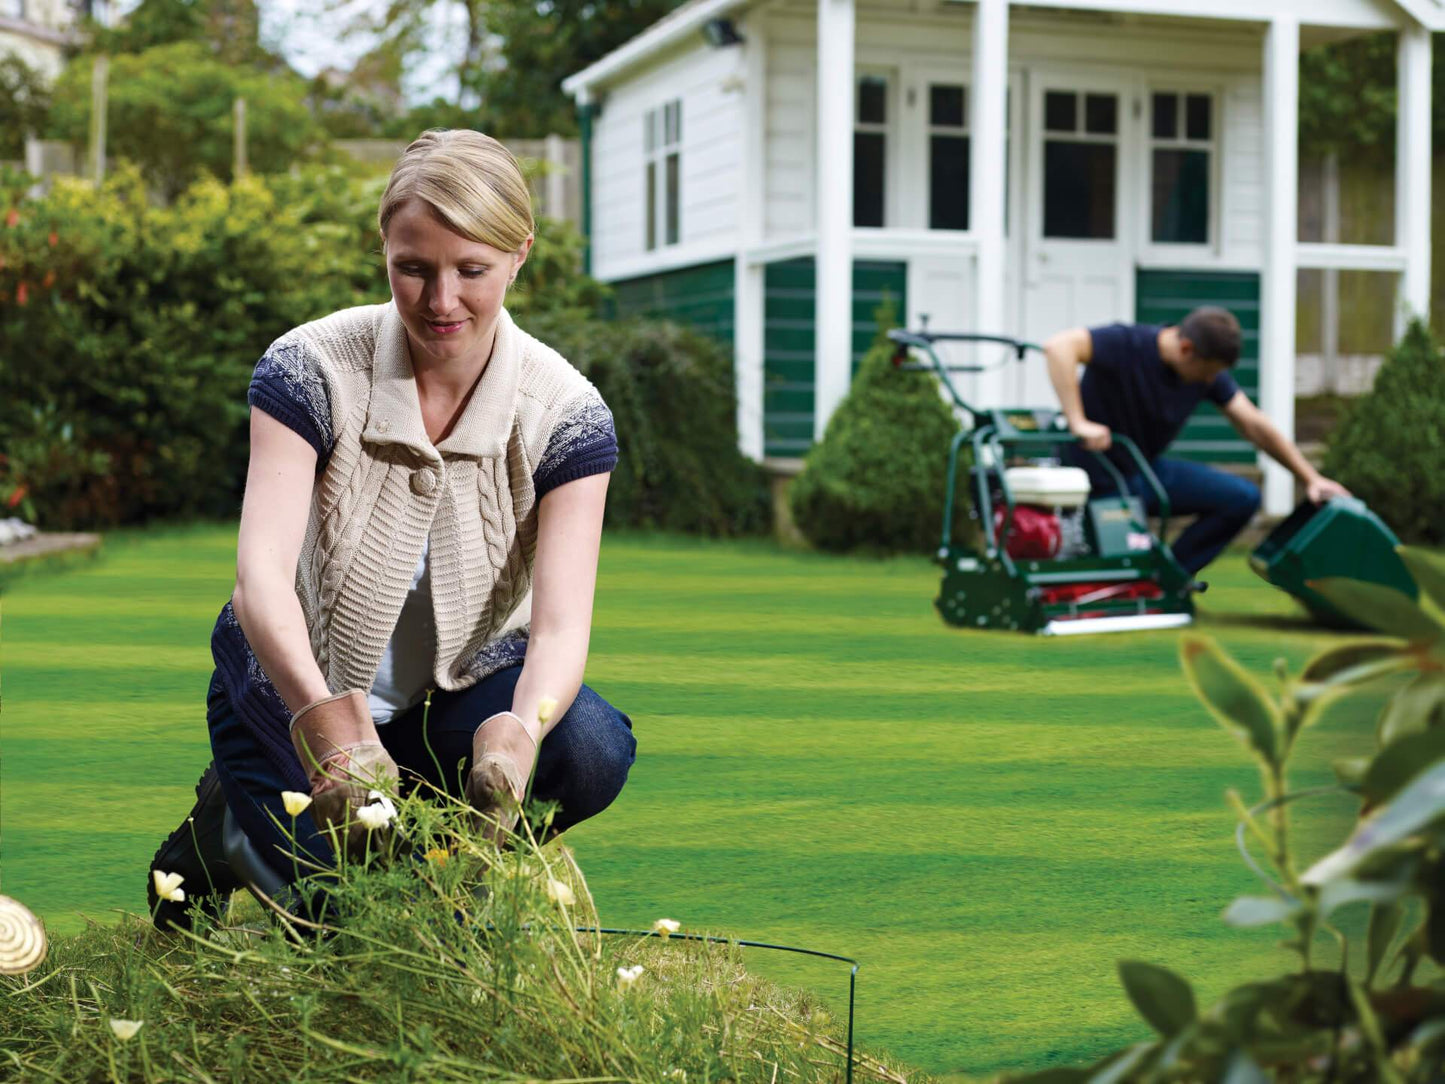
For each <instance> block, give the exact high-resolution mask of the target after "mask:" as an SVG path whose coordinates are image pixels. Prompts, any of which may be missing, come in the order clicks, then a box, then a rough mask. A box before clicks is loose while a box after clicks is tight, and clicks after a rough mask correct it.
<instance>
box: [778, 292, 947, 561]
mask: <svg viewBox="0 0 1445 1084" xmlns="http://www.w3.org/2000/svg"><path fill="white" fill-rule="evenodd" d="M892 324H893V321H892V320H891V319H888V318H887V317H886V314H880V319H879V326H880V327H881V328H885V329H886V328H888V327H890V326H892ZM892 358H893V346H892V344H891V343H890V342H889V341H888V340H887V339H886V338H884V337H883V335H881V334H880V335H879V337H878V340H877V342H875V343H874V344H873V347H872V348H871V349H870V350H869V351H868V353H867V355H866V356H865V357H864V358H863V363H862V365H861V366H860V367H859V369H858V374H857V376H855V377H854V378H853V387H852V390H850V391H849V393H848V397H847V398H846V399H844V400H843V402H842V404H841V405H840V406H839V407H838V409H837V411H835V412H834V414H833V417H832V418H831V419H829V421H828V428H827V429H826V430H825V431H824V433H823V440H822V441H821V442H820V443H819V444H816V445H814V447H813V449H812V450H811V451H810V452H809V453H808V457H807V460H806V464H805V466H804V469H803V473H802V474H800V475H798V477H797V478H796V479H794V480H793V484H792V487H791V489H790V491H789V494H788V496H789V501H790V503H791V505H792V511H793V517H794V519H795V520H796V521H797V524H798V528H799V529H800V530H801V531H802V532H803V534H804V535H806V536H807V538H808V540H809V541H810V542H812V543H813V545H815V546H817V547H818V548H819V549H825V550H834V551H844V550H852V549H866V550H873V551H875V552H882V553H890V552H902V553H931V552H933V550H934V549H936V548H937V546H938V532H939V525H940V524H941V523H942V520H943V491H944V484H945V481H946V478H947V473H948V443H949V441H950V440H951V439H952V438H953V435H954V433H956V432H957V431H958V423H957V422H956V421H955V420H954V417H953V414H952V412H951V411H950V410H949V408H948V406H947V405H946V404H945V403H944V401H943V398H942V397H941V396H940V395H939V391H938V382H937V380H936V378H935V377H934V376H933V374H932V373H928V372H908V371H899V370H896V369H894V367H893V361H892Z"/></svg>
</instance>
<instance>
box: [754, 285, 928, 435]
mask: <svg viewBox="0 0 1445 1084" xmlns="http://www.w3.org/2000/svg"><path fill="white" fill-rule="evenodd" d="M816 282H817V275H816V267H815V265H814V262H813V258H812V257H811V256H803V257H799V258H797V259H793V260H781V261H779V262H777V263H770V264H768V265H767V266H766V267H765V268H764V269H763V454H764V455H766V456H768V457H769V458H778V459H792V458H797V457H798V456H801V455H804V454H805V453H806V452H807V450H808V449H809V448H810V447H812V444H813V421H814V402H815V392H816V388H815V379H814V378H815V375H816V373H815V368H814V365H815V361H814V342H815V339H814V327H815V323H816V309H815V304H816ZM885 297H888V298H891V299H892V301H893V302H894V305H895V307H896V312H897V314H898V318H899V319H900V320H902V319H904V318H905V316H906V314H907V312H908V264H907V263H905V262H903V261H895V260H855V261H854V263H853V306H852V355H853V371H854V372H855V373H856V372H857V371H858V365H859V363H860V362H861V361H862V360H863V355H864V354H866V353H867V352H868V348H869V347H870V346H872V345H873V340H874V338H875V337H876V336H877V334H878V320H877V313H878V308H879V306H880V305H881V304H882V303H883V300H884V298H885Z"/></svg>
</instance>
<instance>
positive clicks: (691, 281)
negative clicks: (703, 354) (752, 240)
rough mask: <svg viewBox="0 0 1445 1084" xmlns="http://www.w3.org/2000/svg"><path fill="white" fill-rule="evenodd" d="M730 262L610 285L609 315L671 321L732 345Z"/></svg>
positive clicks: (686, 268) (731, 267)
mask: <svg viewBox="0 0 1445 1084" xmlns="http://www.w3.org/2000/svg"><path fill="white" fill-rule="evenodd" d="M733 281H734V280H733V261H732V260H720V261H718V262H717V263H707V264H699V265H697V266H696V267H683V268H679V269H678V270H676V271H664V272H662V273H660V274H656V275H644V276H642V277H640V278H634V279H623V280H622V281H620V282H614V283H611V284H610V285H611V286H612V291H613V293H612V304H611V309H612V315H614V316H652V317H657V318H659V319H664V320H674V321H676V322H677V323H679V324H686V325H688V326H689V327H692V328H694V329H695V330H697V331H699V332H701V333H702V334H704V335H708V336H710V337H711V338H714V339H716V340H717V341H718V342H720V343H722V344H723V345H724V346H726V347H727V348H728V349H729V350H731V349H732V347H733V312H734V310H733Z"/></svg>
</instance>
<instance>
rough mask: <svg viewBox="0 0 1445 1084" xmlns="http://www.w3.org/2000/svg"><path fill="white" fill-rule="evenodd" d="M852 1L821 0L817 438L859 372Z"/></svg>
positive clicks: (815, 363)
mask: <svg viewBox="0 0 1445 1084" xmlns="http://www.w3.org/2000/svg"><path fill="white" fill-rule="evenodd" d="M854 32H855V17H854V10H853V0H818V94H817V106H818V145H817V156H816V158H815V159H814V161H815V166H814V180H813V185H814V188H813V193H814V195H813V205H814V207H815V208H816V214H817V234H818V250H817V252H818V254H817V260H816V266H817V294H816V301H815V307H814V318H813V337H814V339H813V341H814V351H815V353H814V360H813V372H814V381H815V391H814V397H813V404H814V414H813V436H814V437H815V438H821V437H822V435H823V429H824V427H825V426H826V425H827V424H828V418H829V417H830V416H831V415H832V413H833V411H834V409H835V408H836V407H837V406H838V404H839V403H840V402H841V401H842V399H843V397H844V396H845V395H847V394H848V385H849V383H850V382H851V380H852V375H853V361H852V354H853V237H852V230H853V93H854V91H853V55H854V53H853V48H854Z"/></svg>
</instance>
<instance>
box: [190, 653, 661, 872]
mask: <svg viewBox="0 0 1445 1084" xmlns="http://www.w3.org/2000/svg"><path fill="white" fill-rule="evenodd" d="M521 673H522V667H521V666H520V665H517V666H512V667H508V668H507V669H505V670H500V671H498V672H497V673H495V674H493V675H492V676H491V677H489V678H485V679H483V680H482V681H479V682H477V683H476V684H475V685H473V686H472V687H471V688H469V689H463V690H462V691H461V692H446V691H445V690H442V689H438V690H437V691H436V692H435V693H433V694H432V700H431V712H430V714H429V715H428V716H427V720H426V727H425V730H423V727H422V716H423V714H424V709H423V705H421V704H418V705H417V706H416V707H414V708H411V709H409V710H408V711H406V712H403V713H402V714H400V715H398V716H396V717H395V718H393V719H392V720H391V722H389V723H385V724H384V725H382V726H378V727H377V728H376V729H377V732H378V733H379V734H380V735H381V742H382V744H383V745H384V746H386V751H387V752H388V753H390V754H391V756H392V759H393V760H395V761H396V763H397V766H398V767H399V768H400V769H401V772H402V777H403V788H404V789H405V788H406V787H407V785H408V782H409V783H410V785H411V786H415V785H416V784H417V779H418V778H420V779H422V780H425V781H426V782H427V783H430V784H431V785H432V786H435V787H437V788H439V789H443V790H445V791H447V792H448V793H449V794H453V795H456V796H457V797H461V796H462V786H463V784H464V783H465V781H466V777H467V772H468V771H469V770H470V768H471V759H472V735H473V734H474V733H475V731H476V729H477V726H478V725H479V724H480V723H481V722H482V720H483V719H486V718H487V717H488V716H490V715H495V714H496V713H497V712H499V711H508V710H510V709H511V707H512V691H513V690H514V689H515V688H516V685H517V678H518V677H520V676H521ZM206 720H207V722H208V723H209V725H210V729H211V751H212V753H213V754H214V756H215V761H216V772H217V774H218V775H219V776H220V779H221V789H222V790H223V791H224V792H225V795H226V804H227V805H228V806H229V807H230V810H231V815H232V816H233V817H234V818H235V819H236V822H237V823H238V824H239V825H240V827H241V829H242V830H243V831H244V832H245V833H246V835H247V837H249V839H250V841H251V844H252V846H253V847H254V848H255V849H256V851H257V852H258V853H259V854H260V855H261V857H262V859H263V860H264V861H265V862H266V864H267V865H268V866H270V867H271V868H272V870H274V871H275V873H276V875H277V876H278V877H280V878H281V879H282V880H284V881H286V882H287V883H290V882H292V881H293V880H294V879H295V873H296V869H297V864H296V862H295V861H294V859H293V858H292V853H291V846H290V844H289V843H288V841H287V839H286V837H285V835H283V834H282V832H281V830H280V829H279V828H278V827H277V825H278V823H279V824H280V825H283V826H285V827H286V829H287V831H288V832H289V831H290V829H291V823H292V822H291V817H290V815H289V814H288V813H287V812H286V810H285V807H284V806H283V805H282V804H281V791H282V790H283V789H284V788H285V786H286V785H285V784H284V783H283V782H282V780H281V776H280V774H279V773H278V772H277V770H276V767H275V765H274V764H273V763H272V762H271V760H270V758H269V757H267V755H266V753H265V750H264V749H262V747H261V744H260V743H259V742H258V741H257V740H256V738H255V736H254V735H252V733H251V732H250V730H249V729H248V728H247V727H246V725H245V724H244V723H243V722H241V720H240V719H238V718H236V716H235V713H234V712H232V710H231V705H230V701H229V700H228V699H227V698H226V694H225V692H224V691H223V690H222V688H221V685H220V681H219V679H217V678H215V677H213V678H212V679H211V688H210V692H209V694H208V695H207V698H206ZM428 747H430V748H428ZM636 751H637V742H636V740H635V739H634V738H633V737H632V720H630V719H629V718H628V717H627V716H626V715H624V714H622V712H620V711H618V710H617V709H616V708H614V707H613V706H612V705H611V704H609V703H607V701H605V700H603V699H602V697H600V696H598V695H597V693H595V692H594V691H593V690H592V689H590V688H589V687H588V686H586V685H584V686H582V688H581V690H580V691H579V692H578V693H577V699H576V700H574V701H573V702H572V706H571V707H570V708H568V709H567V713H566V714H565V715H563V716H562V718H561V719H560V720H558V722H557V724H556V726H554V727H553V728H552V729H551V730H550V731H549V732H548V734H547V736H546V737H545V738H544V739H543V740H542V747H541V749H540V750H538V754H537V770H536V774H535V776H534V778H533V782H532V796H533V798H535V799H536V800H537V801H543V802H557V803H558V804H559V805H560V806H561V808H560V809H559V810H558V812H557V815H556V818H555V819H554V821H553V822H552V828H553V830H554V831H557V832H561V831H565V830H566V829H568V828H570V827H572V825H574V824H577V823H578V822H579V821H584V820H586V819H587V818H588V817H592V816H595V815H597V814H598V813H601V812H602V811H603V810H604V809H606V808H607V807H608V806H609V805H610V804H611V803H612V800H613V799H614V798H616V797H617V795H618V794H619V793H620V792H621V790H622V785H623V784H624V783H625V782H627V773H628V769H630V768H631V767H632V762H633V760H634V759H636V757H635V754H636ZM273 817H274V818H275V819H274V820H273V819H272V818H273ZM292 834H293V835H294V837H295V840H296V844H297V846H296V851H297V854H299V855H302V856H305V857H308V858H310V859H312V860H314V861H315V862H317V863H318V864H320V865H322V866H325V867H328V868H329V867H331V866H333V865H334V864H335V856H334V855H333V853H332V850H331V844H330V842H329V841H328V840H327V839H326V837H325V836H323V835H321V834H320V833H319V832H318V831H317V830H316V825H315V823H314V822H313V821H312V818H311V814H310V813H309V812H306V813H302V814H301V815H300V816H299V817H297V818H296V821H295V831H294V833H292Z"/></svg>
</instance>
